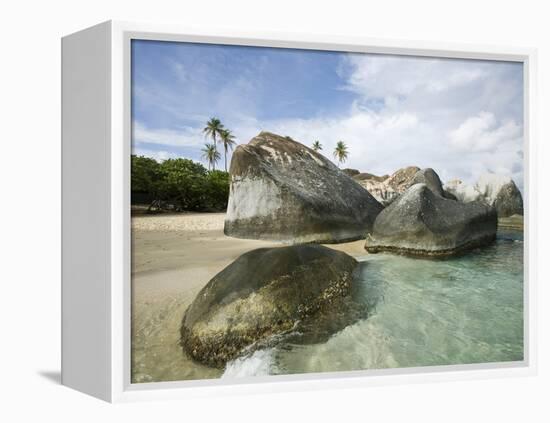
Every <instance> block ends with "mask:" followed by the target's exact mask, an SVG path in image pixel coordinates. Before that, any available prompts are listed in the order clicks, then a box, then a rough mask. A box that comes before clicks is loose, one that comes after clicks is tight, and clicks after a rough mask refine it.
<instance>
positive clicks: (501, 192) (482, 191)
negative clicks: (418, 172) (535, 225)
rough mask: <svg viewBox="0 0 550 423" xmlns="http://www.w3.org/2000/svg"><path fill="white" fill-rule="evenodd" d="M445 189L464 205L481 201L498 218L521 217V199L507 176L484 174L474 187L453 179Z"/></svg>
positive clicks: (518, 191) (517, 190)
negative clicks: (492, 208) (489, 207)
mask: <svg viewBox="0 0 550 423" xmlns="http://www.w3.org/2000/svg"><path fill="white" fill-rule="evenodd" d="M445 189H446V190H448V191H449V192H451V193H453V194H454V195H455V196H456V197H457V199H458V200H459V201H462V202H464V203H470V202H473V201H481V202H483V203H485V204H488V205H490V206H493V207H495V209H496V210H497V213H498V216H499V217H509V216H512V215H515V214H518V215H523V197H522V195H521V192H520V190H519V189H518V187H517V185H516V184H515V182H514V181H513V179H512V178H510V177H508V176H503V175H497V174H492V173H489V174H485V175H482V176H481V177H480V178H479V179H478V181H477V182H476V183H475V184H474V185H468V184H465V183H463V182H462V181H461V180H459V179H455V180H453V181H450V182H449V183H447V184H446V185H445Z"/></svg>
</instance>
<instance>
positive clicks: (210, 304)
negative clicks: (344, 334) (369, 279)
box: [181, 244, 358, 367]
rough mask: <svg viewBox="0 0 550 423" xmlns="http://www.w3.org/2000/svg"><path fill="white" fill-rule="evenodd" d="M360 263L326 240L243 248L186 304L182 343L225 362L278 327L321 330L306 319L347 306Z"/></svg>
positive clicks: (330, 315) (204, 357)
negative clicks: (278, 246)
mask: <svg viewBox="0 0 550 423" xmlns="http://www.w3.org/2000/svg"><path fill="white" fill-rule="evenodd" d="M357 266H358V262H357V261H356V260H355V259H354V258H353V257H351V256H349V255H347V254H345V253H343V252H340V251H336V250H333V249H330V248H327V247H324V246H321V245H312V244H307V245H297V246H290V247H280V248H260V249H257V250H253V251H250V252H248V253H245V254H243V255H242V256H240V257H239V258H237V259H236V260H235V261H234V262H233V263H231V264H230V265H229V266H227V267H226V268H225V269H224V270H222V271H221V272H220V273H218V274H217V275H216V276H214V278H213V279H212V280H210V282H208V284H207V285H206V286H205V287H204V288H203V289H202V290H201V291H200V292H199V294H198V295H197V297H196V298H195V300H194V301H193V303H192V304H191V305H190V306H189V308H188V309H187V311H186V312H185V315H184V317H183V321H182V324H181V345H182V347H183V349H184V350H185V351H186V352H187V353H188V354H189V355H190V356H191V357H193V358H194V359H195V360H197V361H200V362H202V363H205V364H208V365H210V366H215V367H221V366H223V365H224V364H225V363H226V362H227V361H229V360H231V359H234V358H235V357H237V356H238V355H239V354H240V353H242V351H243V350H244V349H245V348H247V347H249V346H250V345H252V344H254V343H257V342H260V341H263V340H267V339H269V338H271V339H273V338H272V337H273V336H274V335H278V334H282V333H284V332H287V331H290V330H291V329H297V330H300V331H304V330H307V327H315V330H319V329H320V327H319V324H314V325H311V324H308V323H309V322H310V321H311V319H317V318H320V317H324V316H327V317H326V318H325V319H324V320H325V321H326V322H333V321H334V318H338V319H339V318H340V317H339V316H342V315H343V314H346V313H347V311H348V306H347V302H346V301H347V298H349V295H350V291H351V289H352V284H353V281H354V272H355V270H356V268H357ZM350 318H351V316H350ZM316 321H317V320H316ZM349 323H350V321H347V322H345V323H343V324H342V326H345V325H346V324H349ZM300 324H304V325H305V326H299V325H300ZM304 327H305V328H306V329H304ZM341 328H342V327H339V328H335V330H339V329H341Z"/></svg>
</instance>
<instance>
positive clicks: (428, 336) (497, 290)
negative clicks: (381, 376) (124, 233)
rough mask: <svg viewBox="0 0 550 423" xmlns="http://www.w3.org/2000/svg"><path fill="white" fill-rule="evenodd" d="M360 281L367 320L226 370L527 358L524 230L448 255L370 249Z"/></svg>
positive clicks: (374, 366)
mask: <svg viewBox="0 0 550 423" xmlns="http://www.w3.org/2000/svg"><path fill="white" fill-rule="evenodd" d="M360 283H361V284H362V288H363V289H361V293H362V294H361V295H363V301H364V302H365V303H367V305H368V306H369V307H370V313H369V317H368V318H367V319H362V320H360V321H358V322H356V323H355V324H352V325H350V326H348V327H346V328H345V329H343V330H341V331H340V332H338V333H337V334H335V335H333V336H332V337H331V338H330V339H328V341H326V342H323V343H317V344H310V345H303V344H296V343H292V342H282V343H280V344H279V345H277V346H276V347H274V348H271V349H269V350H263V351H256V352H255V353H254V354H252V355H251V356H250V357H245V358H240V359H237V360H235V361H233V362H231V363H229V364H228V365H227V368H226V371H225V373H224V375H223V377H239V376H250V375H265V374H290V373H307V372H326V371H346V370H360V369H380V368H391V367H413V366H414V367H416V366H430V365H445V364H466V363H486V362H501V361H517V360H522V359H523V237H522V234H521V233H520V232H499V235H498V238H497V242H496V243H495V244H494V245H492V246H490V247H488V248H484V249H480V250H476V251H474V252H472V253H470V254H467V255H464V256H461V257H456V258H452V259H447V260H429V259H428V260H426V259H418V258H407V257H401V256H395V255H390V254H377V255H368V256H367V255H366V256H365V257H364V258H363V261H362V268H361V276H360Z"/></svg>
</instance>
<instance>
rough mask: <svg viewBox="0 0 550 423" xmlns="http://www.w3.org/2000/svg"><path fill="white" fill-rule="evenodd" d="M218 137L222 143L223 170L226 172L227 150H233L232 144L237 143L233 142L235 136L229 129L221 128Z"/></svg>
mask: <svg viewBox="0 0 550 423" xmlns="http://www.w3.org/2000/svg"><path fill="white" fill-rule="evenodd" d="M220 139H221V141H222V144H223V150H224V156H225V157H224V158H225V171H226V172H227V150H233V146H234V145H235V144H237V143H236V142H235V136H234V135H233V134H232V133H231V131H230V130H229V129H222V131H221V132H220Z"/></svg>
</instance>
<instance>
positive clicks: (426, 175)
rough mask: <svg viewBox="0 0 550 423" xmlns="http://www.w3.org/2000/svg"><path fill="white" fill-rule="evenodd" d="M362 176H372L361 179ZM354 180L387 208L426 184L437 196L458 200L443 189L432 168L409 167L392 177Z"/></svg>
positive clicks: (355, 177) (356, 177) (357, 176)
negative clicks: (408, 192) (400, 197)
mask: <svg viewBox="0 0 550 423" xmlns="http://www.w3.org/2000/svg"><path fill="white" fill-rule="evenodd" d="M362 175H370V176H369V177H361V176H362ZM359 177H361V179H359ZM354 179H355V180H356V181H357V182H358V183H359V184H360V185H361V186H362V187H363V188H365V189H366V190H367V191H368V192H370V193H371V194H372V196H373V197H374V198H376V199H377V200H378V201H379V202H380V203H381V204H382V205H384V206H385V207H387V206H388V205H390V204H391V203H392V202H393V201H394V200H395V199H396V198H397V197H399V195H400V194H401V193H403V192H404V191H405V190H407V189H408V188H409V187H410V186H412V185H414V184H420V183H423V184H426V185H427V186H428V188H429V189H430V190H432V192H433V193H434V194H436V195H439V196H441V197H444V198H448V199H451V200H456V197H455V196H454V195H453V194H451V193H449V192H447V191H445V190H444V189H443V185H442V183H441V180H440V179H439V176H438V174H437V173H435V171H434V170H433V169H431V168H426V169H420V168H418V167H416V166H409V167H405V168H402V169H399V170H397V171H396V172H395V173H393V174H392V175H391V176H385V177H377V176H375V175H371V174H368V173H360V174H359V175H356V176H354Z"/></svg>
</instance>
